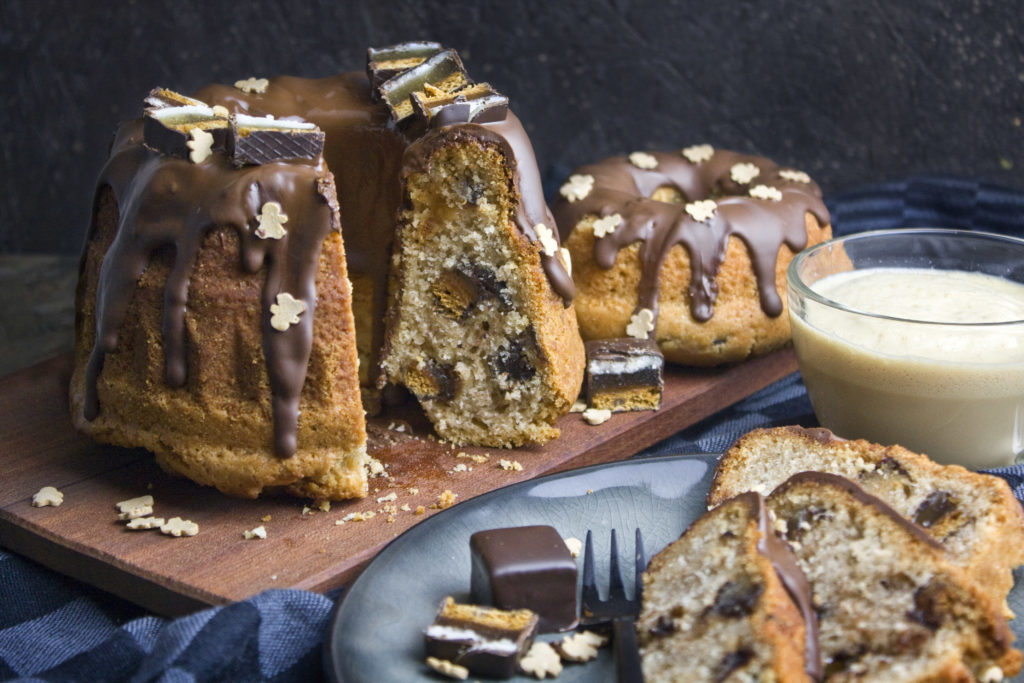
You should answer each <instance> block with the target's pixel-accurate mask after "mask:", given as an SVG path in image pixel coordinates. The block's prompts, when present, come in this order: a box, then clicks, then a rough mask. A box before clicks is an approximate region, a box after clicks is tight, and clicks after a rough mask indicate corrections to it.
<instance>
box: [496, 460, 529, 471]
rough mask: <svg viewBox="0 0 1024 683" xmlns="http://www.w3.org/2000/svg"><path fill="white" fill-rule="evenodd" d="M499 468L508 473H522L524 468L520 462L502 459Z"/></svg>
mask: <svg viewBox="0 0 1024 683" xmlns="http://www.w3.org/2000/svg"><path fill="white" fill-rule="evenodd" d="M498 467H500V468H501V469H503V470H505V471H506V472H522V471H523V466H522V464H521V463H520V462H519V461H518V460H508V459H507V458H502V459H501V460H499V461H498Z"/></svg>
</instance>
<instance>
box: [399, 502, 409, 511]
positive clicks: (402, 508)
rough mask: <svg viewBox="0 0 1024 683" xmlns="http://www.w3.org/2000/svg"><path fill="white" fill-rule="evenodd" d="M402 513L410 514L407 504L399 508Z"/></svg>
mask: <svg viewBox="0 0 1024 683" xmlns="http://www.w3.org/2000/svg"><path fill="white" fill-rule="evenodd" d="M399 510H401V511H402V512H412V508H411V507H409V504H408V503H402V507H400V508H399Z"/></svg>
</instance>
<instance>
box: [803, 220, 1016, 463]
mask: <svg viewBox="0 0 1024 683" xmlns="http://www.w3.org/2000/svg"><path fill="white" fill-rule="evenodd" d="M787 278H788V284H787V295H788V298H789V316H790V322H791V327H792V332H793V345H794V348H795V349H796V355H797V360H798V362H799V365H800V372H801V374H802V375H803V379H804V383H805V384H806V386H807V393H808V395H809V396H810V399H811V403H812V405H813V406H814V412H815V415H816V416H817V418H818V421H819V422H820V423H821V425H822V426H824V427H827V428H829V429H830V430H832V431H833V432H834V433H835V434H837V435H838V436H841V437H844V438H848V439H859V438H863V439H868V440H870V441H874V442H877V443H881V444H886V445H891V444H899V445H901V446H904V447H906V448H909V449H911V450H914V451H917V452H919V453H925V454H927V455H928V456H930V457H931V458H932V459H934V460H936V461H938V462H942V463H946V464H959V465H963V466H965V467H968V468H971V469H979V468H989V467H999V466H1004V465H1010V464H1012V463H1014V462H1015V461H1017V460H1018V459H1019V458H1021V456H1022V453H1024V240H1021V239H1017V238H1013V237H1006V236H1002V235H995V234H989V233H979V232H968V231H963V230H941V229H932V228H913V229H900V230H883V231H876V232H865V233H859V234H854V235H849V236H846V237H839V238H836V239H833V240H829V241H827V242H823V243H821V244H818V245H815V246H814V247H812V248H810V249H807V250H805V251H803V252H801V253H800V254H798V255H797V256H796V257H795V258H794V259H793V261H792V262H791V263H790V265H789V269H788V271H787Z"/></svg>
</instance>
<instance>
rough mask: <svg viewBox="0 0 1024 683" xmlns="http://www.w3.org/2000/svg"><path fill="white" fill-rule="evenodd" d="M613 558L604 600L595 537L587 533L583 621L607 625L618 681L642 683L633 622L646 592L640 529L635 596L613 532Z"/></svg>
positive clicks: (634, 556)
mask: <svg viewBox="0 0 1024 683" xmlns="http://www.w3.org/2000/svg"><path fill="white" fill-rule="evenodd" d="M611 540H612V543H611V545H612V547H611V553H610V555H611V559H610V561H609V565H608V596H607V597H606V598H605V599H604V600H602V599H601V595H600V593H599V592H598V590H597V577H596V574H595V572H594V541H593V534H592V533H591V532H590V531H589V530H588V531H587V545H586V550H585V551H584V555H583V587H582V594H581V597H580V607H581V612H582V615H581V618H580V623H581V624H582V625H584V626H597V625H605V624H608V625H610V626H611V630H612V646H613V647H614V652H615V673H616V679H617V680H618V681H630V682H631V683H640V682H642V681H643V673H642V671H641V667H640V649H639V647H638V645H637V641H636V627H635V626H634V622H635V620H636V616H637V614H639V612H640V596H641V593H642V590H643V573H644V569H646V567H647V562H646V559H645V557H644V541H643V536H642V535H641V534H640V529H637V530H636V546H635V551H634V554H633V563H634V576H633V582H634V588H633V597H632V598H629V597H627V596H626V587H625V584H624V583H623V581H622V571H621V570H620V569H619V544H618V539H617V538H616V535H615V529H612V539H611Z"/></svg>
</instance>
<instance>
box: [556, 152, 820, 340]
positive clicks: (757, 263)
mask: <svg viewBox="0 0 1024 683" xmlns="http://www.w3.org/2000/svg"><path fill="white" fill-rule="evenodd" d="M652 156H654V158H655V159H657V161H658V165H657V166H656V167H655V168H653V169H641V168H638V167H637V166H634V165H633V164H632V163H630V162H629V160H628V158H627V157H612V158H609V159H605V160H604V161H601V162H599V163H597V164H593V165H590V166H583V167H581V168H579V169H577V170H576V171H575V173H577V174H580V175H588V174H589V175H592V176H593V177H594V186H593V189H592V190H591V192H590V193H589V194H588V195H587V196H586V197H584V198H583V199H581V200H577V201H574V202H570V201H567V200H564V199H563V200H560V201H559V202H558V204H557V205H556V207H555V215H556V216H557V218H558V225H559V228H560V231H561V233H562V237H563V238H565V237H568V235H569V233H570V232H572V230H573V228H575V227H576V224H577V223H578V222H579V221H580V219H582V218H583V217H584V216H586V215H588V214H595V215H597V216H599V217H605V216H610V215H612V214H615V213H617V214H619V215H621V216H622V222H621V223H620V224H619V226H618V227H617V228H616V229H615V231H614V232H612V233H610V234H608V235H605V236H604V237H602V238H600V239H597V240H596V241H595V243H594V260H595V261H596V262H597V264H598V265H599V266H601V267H602V268H606V269H608V268H611V267H612V266H613V265H614V264H615V259H616V256H617V255H618V252H619V251H620V250H621V249H623V248H625V247H627V246H629V245H631V244H633V243H635V242H640V263H641V275H640V291H639V302H638V304H637V309H636V310H640V309H642V308H648V309H650V310H651V311H652V312H653V313H654V314H655V317H657V313H658V294H659V290H658V287H659V279H660V274H661V267H662V265H663V263H664V261H665V258H666V256H667V255H668V252H669V250H670V249H671V248H672V247H673V246H675V245H677V244H681V245H683V246H684V247H685V248H686V249H687V251H688V252H689V254H690V265H691V279H690V286H689V294H690V310H691V313H692V315H693V317H694V319H695V320H698V321H706V320H708V319H710V318H711V316H712V315H713V314H714V303H715V299H716V298H717V295H718V289H717V284H716V282H715V277H716V276H717V274H718V269H719V267H720V266H721V265H722V261H723V260H724V259H725V250H726V247H727V246H728V242H729V237H730V236H733V235H735V236H736V237H738V238H740V239H741V240H743V242H744V243H745V244H746V246H747V250H748V252H749V254H750V259H751V262H752V263H753V267H754V275H755V277H756V278H757V285H758V291H759V295H760V301H761V308H762V310H763V311H764V312H765V313H766V314H767V315H769V316H772V317H775V316H778V315H779V314H780V313H782V300H781V298H780V297H779V294H778V292H777V291H776V289H775V263H776V258H777V255H778V251H779V247H780V246H781V245H783V244H785V245H786V246H788V247H789V248H790V249H791V250H793V251H799V250H801V249H803V248H804V247H805V246H806V245H807V234H806V228H805V225H804V215H805V213H806V212H808V211H809V212H810V213H811V214H813V215H814V216H815V218H817V220H818V222H819V223H820V224H822V225H825V224H827V223H828V222H829V214H828V209H826V208H825V205H824V203H823V202H822V201H821V190H820V189H819V188H818V186H817V185H815V184H814V183H800V182H797V181H791V180H786V179H785V178H783V177H781V176H780V175H779V171H780V169H779V167H778V166H777V165H775V164H774V163H772V162H771V161H769V160H768V159H764V158H762V157H755V156H749V155H744V154H738V153H736V152H730V151H725V150H716V151H715V152H714V154H713V156H712V157H711V158H710V159H708V160H707V161H704V162H701V163H699V164H693V163H690V162H689V161H688V160H687V159H686V158H685V157H683V156H682V155H681V154H680V153H678V152H654V153H652ZM739 163H750V164H754V165H755V166H757V167H758V169H759V170H760V173H759V174H758V175H757V176H756V177H755V178H754V179H753V180H752V181H751V182H750V183H749V184H746V185H740V184H738V183H736V182H735V181H733V180H732V178H731V177H730V171H731V169H732V167H733V166H734V165H735V164H739ZM754 185H767V186H768V187H772V188H776V189H778V190H780V191H781V192H782V201H779V202H776V201H771V200H763V199H754V198H752V197H750V196H749V195H748V194H747V193H748V191H749V188H750V187H753V186H754ZM661 187H670V188H675V189H676V190H678V191H679V192H681V193H682V194H683V195H684V196H685V198H686V199H685V201H696V200H701V199H708V198H710V199H714V200H715V201H716V202H717V204H718V210H717V211H716V213H715V215H714V216H713V217H712V218H711V219H710V220H708V221H705V222H698V221H695V220H694V219H693V218H692V217H690V215H689V214H688V213H686V210H685V208H684V205H683V204H671V203H666V202H660V201H657V200H654V199H651V195H653V194H654V192H655V191H656V190H657V189H658V188H661Z"/></svg>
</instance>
